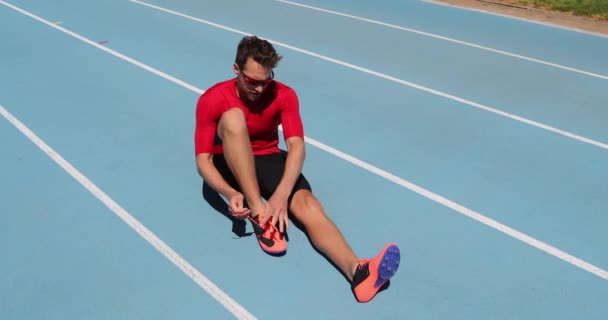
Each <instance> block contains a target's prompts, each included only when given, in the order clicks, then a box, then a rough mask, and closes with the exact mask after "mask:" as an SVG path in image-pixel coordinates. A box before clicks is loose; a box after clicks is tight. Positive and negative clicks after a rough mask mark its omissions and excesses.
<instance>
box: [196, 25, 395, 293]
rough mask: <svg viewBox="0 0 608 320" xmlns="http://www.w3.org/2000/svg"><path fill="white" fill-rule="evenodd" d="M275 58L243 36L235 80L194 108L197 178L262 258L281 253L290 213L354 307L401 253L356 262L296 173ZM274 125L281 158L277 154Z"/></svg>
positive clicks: (290, 108) (296, 137) (299, 141)
mask: <svg viewBox="0 0 608 320" xmlns="http://www.w3.org/2000/svg"><path fill="white" fill-rule="evenodd" d="M281 58H282V57H281V56H279V55H278V54H277V52H276V51H275V49H274V48H273V46H272V44H271V43H270V42H268V41H266V40H263V39H260V38H257V37H255V36H247V37H244V38H243V39H242V40H241V41H240V43H239V45H238V48H237V53H236V61H235V63H234V66H233V71H234V73H235V74H236V78H233V79H230V80H227V81H223V82H220V83H217V84H216V85H214V86H213V87H211V88H210V89H209V90H207V91H206V92H205V93H204V94H203V95H201V97H200V99H199V101H198V104H197V109H196V131H195V149H196V163H197V167H198V171H199V173H200V175H201V176H202V177H203V179H204V180H205V182H207V184H209V185H210V186H211V187H212V188H213V189H215V190H216V191H217V192H218V193H220V194H221V195H223V196H224V197H225V198H226V199H228V202H229V208H230V211H231V212H232V214H233V215H234V216H236V217H239V218H243V219H249V220H251V221H252V222H253V223H254V230H255V231H256V235H257V238H258V242H259V244H260V246H261V247H262V249H263V250H264V251H265V252H267V253H269V254H272V255H282V254H284V253H285V252H286V250H287V241H286V240H285V238H284V237H283V232H284V231H285V230H286V228H287V227H288V225H289V220H288V213H289V214H291V216H292V218H295V219H296V220H297V221H299V222H300V223H301V224H302V225H303V227H304V228H305V230H306V232H307V234H308V236H309V238H310V240H311V242H312V243H313V245H314V246H315V248H316V249H318V250H319V251H320V252H321V253H323V254H324V255H325V256H326V257H328V258H329V259H330V260H331V261H332V262H333V263H334V264H335V265H336V266H337V267H338V268H339V269H340V270H341V271H342V273H343V274H344V275H345V276H346V278H347V279H348V280H349V281H350V282H351V288H352V291H353V293H354V295H355V298H356V299H357V301H359V302H367V301H370V300H371V299H372V298H373V297H374V296H375V295H376V293H377V292H378V291H379V290H380V289H381V288H382V287H383V285H384V284H385V283H386V282H387V281H389V279H390V278H391V277H392V276H393V275H394V274H395V272H397V269H398V267H399V262H400V253H399V247H398V246H397V245H396V244H394V243H389V244H387V245H385V246H384V248H382V250H381V251H380V253H378V255H377V256H376V257H375V258H373V259H371V260H367V259H363V260H359V259H358V258H357V256H356V255H355V253H354V252H353V251H352V249H351V248H350V246H349V245H348V244H347V243H346V240H345V239H344V237H343V236H342V234H341V232H340V231H339V230H338V228H337V227H336V225H335V224H334V223H333V222H332V221H331V220H330V219H329V217H328V216H327V215H326V214H325V212H324V210H323V208H322V207H321V204H320V203H319V201H318V200H317V199H316V198H315V196H314V195H313V194H312V192H311V187H310V185H309V183H308V181H307V180H306V178H305V177H304V176H303V175H302V174H301V170H302V167H303V163H304V154H305V152H304V131H303V126H302V120H301V118H300V114H299V104H298V98H297V96H296V93H295V91H294V90H293V89H292V88H290V87H288V86H286V85H284V84H283V83H281V82H278V81H276V80H274V79H273V78H274V73H273V69H274V68H275V67H276V66H277V65H278V62H279V60H280V59H281ZM280 124H282V126H283V130H284V133H283V136H284V139H285V144H286V146H287V151H283V150H280V149H279V147H278V143H279V140H278V127H279V125H280ZM262 198H264V199H266V202H264V200H262Z"/></svg>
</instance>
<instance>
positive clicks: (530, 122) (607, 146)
mask: <svg viewBox="0 0 608 320" xmlns="http://www.w3.org/2000/svg"><path fill="white" fill-rule="evenodd" d="M129 1H131V2H133V3H136V4H139V5H142V6H146V7H149V8H152V9H156V10H159V11H163V12H166V13H170V14H173V15H176V16H179V17H183V18H186V19H190V20H193V21H197V22H201V23H204V24H207V25H210V26H213V27H217V28H220V29H223V30H227V31H230V32H234V33H238V34H241V35H244V36H248V35H251V34H250V33H246V32H244V31H240V30H237V29H234V28H230V27H226V26H223V25H220V24H217V23H214V22H210V21H207V20H203V19H199V18H196V17H192V16H189V15H186V14H183V13H180V12H177V11H173V10H169V9H166V8H162V7H159V6H155V5H152V4H148V3H145V2H142V1H138V0H129ZM266 40H268V41H270V42H271V43H273V44H275V45H277V46H281V47H284V48H287V49H290V50H293V51H297V52H300V53H303V54H306V55H309V56H312V57H315V58H318V59H322V60H325V61H329V62H332V63H335V64H338V65H341V66H345V67H347V68H351V69H354V70H358V71H361V72H364V73H367V74H370V75H373V76H376V77H379V78H383V79H386V80H389V81H393V82H396V83H400V84H403V85H406V86H408V87H412V88H415V89H418V90H422V91H425V92H428V93H431V94H434V95H437V96H440V97H444V98H447V99H450V100H454V101H457V102H460V103H462V104H466V105H468V106H471V107H475V108H478V109H481V110H485V111H488V112H492V113H495V114H498V115H501V116H503V117H506V118H509V119H512V120H515V121H519V122H522V123H525V124H528V125H531V126H534V127H537V128H541V129H544V130H547V131H551V132H553V133H556V134H559V135H562V136H565V137H568V138H571V139H575V140H578V141H581V142H584V143H588V144H591V145H594V146H596V147H600V148H603V149H607V150H608V144H606V143H603V142H599V141H596V140H593V139H589V138H586V137H583V136H581V135H577V134H574V133H571V132H568V131H565V130H562V129H558V128H554V127H551V126H549V125H546V124H542V123H540V122H536V121H533V120H530V119H526V118H524V117H520V116H517V115H514V114H511V113H508V112H505V111H502V110H498V109H495V108H492V107H489V106H486V105H483V104H480V103H477V102H473V101H470V100H466V99H464V98H460V97H457V96H453V95H451V94H447V93H444V92H441V91H438V90H434V89H431V88H427V87H424V86H421V85H418V84H415V83H412V82H408V81H405V80H402V79H399V78H395V77H392V76H389V75H386V74H384V73H380V72H376V71H373V70H370V69H366V68H363V67H359V66H356V65H354V64H351V63H348V62H344V61H340V60H337V59H334V58H330V57H326V56H323V55H320V54H317V53H314V52H311V51H308V50H304V49H300V48H297V47H294V46H291V45H288V44H284V43H281V42H278V41H274V40H271V39H268V38H266Z"/></svg>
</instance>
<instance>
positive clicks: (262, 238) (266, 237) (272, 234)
mask: <svg viewBox="0 0 608 320" xmlns="http://www.w3.org/2000/svg"><path fill="white" fill-rule="evenodd" d="M248 219H249V221H251V223H252V224H253V232H255V235H256V237H257V238H258V243H259V244H260V247H261V248H262V250H263V251H264V252H266V253H268V254H269V255H271V256H282V255H284V254H285V252H287V241H286V240H285V238H284V237H283V235H282V234H281V232H279V230H278V229H277V227H275V225H274V224H272V223H271V222H270V220H269V221H268V222H266V224H264V225H263V226H262V225H260V224H259V222H258V219H257V217H255V218H254V217H251V216H249V217H248Z"/></svg>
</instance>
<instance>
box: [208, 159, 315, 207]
mask: <svg viewBox="0 0 608 320" xmlns="http://www.w3.org/2000/svg"><path fill="white" fill-rule="evenodd" d="M254 160H255V174H256V176H257V178H258V186H259V187H260V193H261V196H262V198H264V199H266V200H268V199H269V198H270V196H272V194H273V193H274V191H275V190H276V189H277V187H278V185H279V182H281V178H282V177H283V172H284V170H285V161H286V160H287V152H285V151H282V152H281V153H273V154H268V155H261V156H254ZM213 164H214V165H215V167H216V168H217V170H218V171H219V172H220V174H221V175H222V177H224V180H226V182H228V184H230V186H231V187H233V188H234V189H236V190H238V191H239V192H242V190H241V188H240V187H239V184H238V183H237V181H236V178H235V177H234V175H233V174H232V172H231V171H230V168H229V167H228V164H227V163H226V159H224V155H223V154H214V155H213ZM300 189H305V190H309V191H311V190H312V189H311V188H310V184H309V183H308V181H307V180H306V178H305V177H304V175H303V174H300V177H299V178H298V180H297V181H296V183H295V185H294V187H293V190H292V191H291V195H289V203H291V198H292V197H293V195H294V194H295V193H296V191H298V190H300Z"/></svg>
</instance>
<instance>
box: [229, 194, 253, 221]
mask: <svg viewBox="0 0 608 320" xmlns="http://www.w3.org/2000/svg"><path fill="white" fill-rule="evenodd" d="M228 201H229V204H228V210H230V212H231V213H232V216H234V217H236V218H239V219H245V218H247V216H248V215H250V214H251V209H249V208H245V206H244V202H245V196H243V194H242V193H240V192H235V193H233V194H232V195H231V196H230V197H229V198H228Z"/></svg>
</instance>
